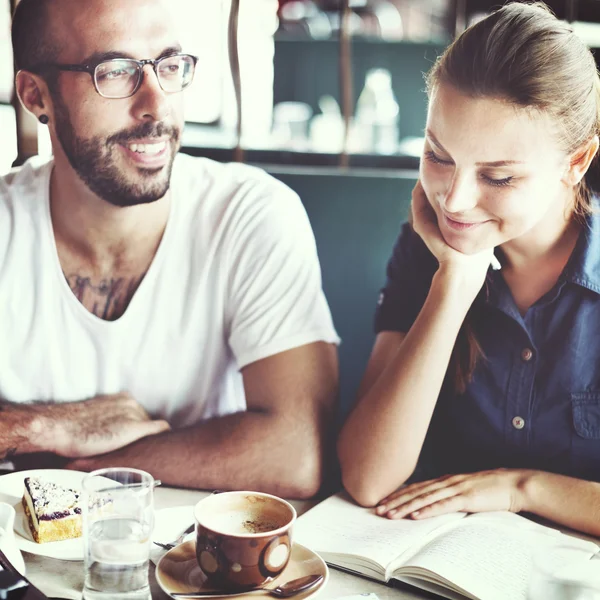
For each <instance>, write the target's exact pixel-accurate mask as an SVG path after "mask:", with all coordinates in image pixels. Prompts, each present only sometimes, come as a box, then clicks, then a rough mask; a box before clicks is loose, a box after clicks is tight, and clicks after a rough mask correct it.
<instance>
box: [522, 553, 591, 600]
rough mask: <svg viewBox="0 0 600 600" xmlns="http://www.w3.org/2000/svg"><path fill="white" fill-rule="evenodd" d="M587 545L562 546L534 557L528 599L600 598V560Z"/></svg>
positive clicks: (586, 599)
mask: <svg viewBox="0 0 600 600" xmlns="http://www.w3.org/2000/svg"><path fill="white" fill-rule="evenodd" d="M592 555H593V552H590V551H589V550H587V549H585V548H581V547H579V548H577V547H573V546H569V545H560V546H557V547H554V548H551V549H549V548H546V549H544V550H541V551H538V552H537V553H536V554H535V555H534V557H533V565H532V571H531V577H530V580H529V592H528V596H527V598H528V600H600V560H598V559H597V558H591V557H592Z"/></svg>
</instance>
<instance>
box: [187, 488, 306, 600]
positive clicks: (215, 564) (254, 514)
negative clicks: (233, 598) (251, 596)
mask: <svg viewBox="0 0 600 600" xmlns="http://www.w3.org/2000/svg"><path fill="white" fill-rule="evenodd" d="M194 518H195V521H196V558H197V560H198V565H199V566H200V569H201V570H202V572H203V573H204V575H205V576H206V579H207V582H208V583H209V584H210V585H214V586H215V587H217V588H219V589H223V590H228V591H244V590H251V589H255V588H260V587H263V586H264V585H266V584H268V583H269V582H271V581H272V580H273V579H275V577H277V576H278V575H279V574H280V573H281V572H282V571H283V570H284V569H285V567H286V565H287V564H288V561H289V559H290V554H291V552H292V537H291V536H292V531H291V529H292V525H293V523H294V521H295V520H296V511H295V509H294V507H293V506H292V505H291V504H290V503H289V502H286V501H285V500H282V499H281V498H278V497H277V496H272V495H271V494H263V493H260V492H222V493H220V494H213V495H212V496H208V497H207V498H204V499H203V500H200V502H198V504H196V506H195V507H194Z"/></svg>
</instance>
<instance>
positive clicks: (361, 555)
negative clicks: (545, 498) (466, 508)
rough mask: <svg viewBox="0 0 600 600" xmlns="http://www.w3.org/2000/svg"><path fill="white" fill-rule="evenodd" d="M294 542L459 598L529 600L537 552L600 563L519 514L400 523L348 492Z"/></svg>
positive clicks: (573, 540) (305, 521) (591, 550)
mask: <svg viewBox="0 0 600 600" xmlns="http://www.w3.org/2000/svg"><path fill="white" fill-rule="evenodd" d="M294 541H297V542H300V543H301V544H304V545H305V546H308V547H309V548H312V549H313V550H314V551H315V552H317V553H318V554H320V555H321V557H322V558H323V559H324V560H325V561H326V562H327V563H329V564H330V565H332V566H334V567H340V568H342V569H346V570H349V571H352V572H355V573H358V574H361V575H364V576H366V577H370V578H372V579H376V580H379V581H382V582H388V581H390V580H391V579H397V580H399V581H403V582H405V583H408V584H411V585H414V586H416V587H418V588H421V589H424V590H428V591H430V592H434V593H436V594H439V595H440V596H443V597H445V598H451V599H453V600H462V599H464V598H470V599H471V600H527V587H528V584H529V575H530V572H531V569H532V556H533V554H534V553H538V552H548V559H549V560H551V561H553V562H554V561H557V562H558V563H559V564H564V563H566V562H567V561H568V559H569V553H570V552H574V550H579V551H581V550H583V551H584V552H585V553H586V555H585V556H586V557H589V559H590V560H593V559H600V554H599V550H600V548H599V547H598V546H597V545H596V544H595V543H593V542H590V541H585V540H583V539H580V538H577V537H574V536H571V535H566V534H563V533H561V532H559V531H557V530H555V529H552V528H550V527H546V526H543V525H540V524H539V523H535V522H533V521H531V520H529V519H527V518H525V517H522V516H520V515H516V514H514V513H510V512H493V513H479V514H466V513H453V514H449V515H441V516H439V517H432V518H430V519H423V520H421V521H415V520H410V519H399V520H397V521H393V520H389V519H385V518H383V517H380V516H378V515H376V514H375V512H374V511H373V509H368V508H361V507H360V506H358V505H356V504H354V503H353V502H352V500H350V498H349V496H348V495H347V494H345V493H344V492H342V493H340V494H337V495H335V496H331V497H330V498H328V499H327V500H325V501H323V502H321V503H320V504H318V505H317V506H315V507H314V508H312V509H311V510H309V511H308V512H307V513H306V514H304V515H302V516H301V517H300V518H299V519H298V521H297V522H296V524H295V526H294ZM565 544H566V546H567V547H566V548H565ZM571 548H572V549H573V550H571ZM578 555H579V553H578ZM597 564H598V567H597V568H598V569H600V560H598V563H597Z"/></svg>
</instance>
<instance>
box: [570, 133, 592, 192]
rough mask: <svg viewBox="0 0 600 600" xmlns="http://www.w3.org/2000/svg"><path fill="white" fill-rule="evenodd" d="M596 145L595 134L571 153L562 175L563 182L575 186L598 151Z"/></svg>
mask: <svg viewBox="0 0 600 600" xmlns="http://www.w3.org/2000/svg"><path fill="white" fill-rule="evenodd" d="M598 145H599V142H598V136H597V135H595V136H593V137H592V138H590V139H589V140H588V141H587V142H585V143H584V144H582V145H581V146H580V147H579V148H578V149H577V150H575V152H573V154H571V156H570V158H569V165H568V167H567V170H566V172H565V174H564V177H563V181H564V182H565V183H567V184H568V185H570V186H575V185H577V184H578V183H579V182H580V181H581V180H582V179H583V177H584V175H585V174H586V173H587V170H588V169H589V168H590V165H591V164H592V160H594V156H596V153H597V152H598Z"/></svg>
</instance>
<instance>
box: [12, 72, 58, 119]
mask: <svg viewBox="0 0 600 600" xmlns="http://www.w3.org/2000/svg"><path fill="white" fill-rule="evenodd" d="M15 84H16V91H17V95H18V96H19V100H20V101H21V104H22V105H23V107H24V108H25V110H27V111H28V112H30V113H31V114H32V115H33V116H34V117H35V118H36V119H39V118H40V116H41V115H47V116H49V117H51V116H52V102H51V101H50V92H49V91H48V85H47V84H46V82H45V81H44V80H43V79H42V78H41V77H40V76H39V75H35V74H34V73H31V72H29V71H25V70H21V71H19V72H18V73H17V76H16V81H15Z"/></svg>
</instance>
